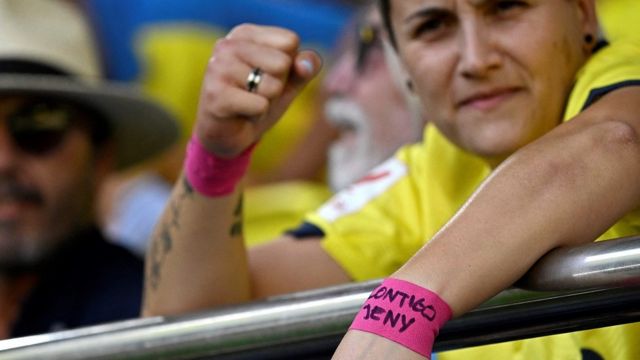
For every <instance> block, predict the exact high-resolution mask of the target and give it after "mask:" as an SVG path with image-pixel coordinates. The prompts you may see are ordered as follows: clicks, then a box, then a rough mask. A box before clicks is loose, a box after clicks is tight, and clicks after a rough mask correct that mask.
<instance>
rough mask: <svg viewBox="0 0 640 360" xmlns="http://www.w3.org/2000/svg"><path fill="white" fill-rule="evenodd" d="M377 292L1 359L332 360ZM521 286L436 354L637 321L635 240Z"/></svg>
mask: <svg viewBox="0 0 640 360" xmlns="http://www.w3.org/2000/svg"><path fill="white" fill-rule="evenodd" d="M377 283H378V282H377V281H372V282H367V283H360V284H349V285H345V286H339V287H333V288H327V289H320V290H315V291H310V292H303V293H297V294H292V295H287V296H284V297H278V298H272V299H269V300H267V301H263V302H256V303H251V304H245V305H241V306H236V307H229V308H223V309H219V310H215V311H210V312H206V313H200V314H193V315H189V316H182V317H175V318H162V317H157V318H151V319H139V320H133V321H130V322H128V323H127V324H126V326H123V323H113V324H107V325H101V328H100V330H97V327H89V328H84V329H78V330H71V331H63V332H59V333H52V334H49V335H39V336H38V337H26V338H21V339H12V340H6V341H2V342H0V349H4V350H2V351H0V358H2V359H7V360H10V359H36V358H37V359H43V358H51V359H61V358H63V359H196V358H204V357H206V358H212V357H214V358H216V359H256V358H259V359H290V358H291V359H294V358H307V359H314V358H317V359H321V358H328V357H329V356H330V355H331V353H332V352H333V349H334V348H335V346H336V345H337V343H338V342H339V340H340V338H341V337H342V335H344V333H345V331H346V329H347V327H348V325H349V324H350V323H351V320H352V319H353V316H354V315H355V313H356V311H357V310H358V309H359V307H360V305H361V304H362V302H363V301H364V299H365V298H366V297H367V296H368V294H369V292H370V291H371V289H372V288H373V287H374V286H375V285H376V284H377ZM518 285H519V286H524V287H527V288H528V290H520V289H511V290H507V291H505V292H503V293H501V294H499V295H498V296H496V297H495V298H493V299H491V300H490V301H488V302H486V303H485V304H483V305H482V306H480V307H479V308H478V309H476V310H474V311H472V312H470V313H468V314H466V315H465V316H462V317H460V318H458V319H454V320H452V321H450V322H449V323H447V324H446V325H445V327H444V328H443V329H442V331H441V333H440V336H439V337H438V340H437V342H436V344H435V350H437V351H441V350H449V349H456V348H462V347H468V346H475V345H482V344H489V343H495V342H502V341H508V340H514V339H521V338H527V337H536V336H542V335H549V334H555V333H560V332H568V331H575V330H580V329H588V328H595V327H601V326H607V325H615V324H622V323H628V322H635V321H640V237H634V238H626V239H618V240H610V241H607V242H601V243H594V244H588V245H584V246H580V247H574V248H570V249H569V248H568V249H559V250H556V251H554V252H552V253H550V254H548V255H546V256H545V257H544V258H543V259H542V260H541V261H539V262H538V263H537V264H536V265H535V266H534V267H533V268H532V269H531V271H530V272H529V273H528V274H527V275H526V276H525V277H524V278H523V279H522V280H521V281H520V282H519V283H518ZM601 287H607V288H604V289H603V288H601ZM530 290H543V291H545V292H539V291H530ZM549 290H554V291H556V292H548V291H549ZM110 327H111V328H110Z"/></svg>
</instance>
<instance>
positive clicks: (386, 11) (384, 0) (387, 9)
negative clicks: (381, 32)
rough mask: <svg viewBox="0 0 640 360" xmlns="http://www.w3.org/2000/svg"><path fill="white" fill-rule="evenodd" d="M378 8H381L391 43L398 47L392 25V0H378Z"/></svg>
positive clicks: (383, 21)
mask: <svg viewBox="0 0 640 360" xmlns="http://www.w3.org/2000/svg"><path fill="white" fill-rule="evenodd" d="M378 8H379V10H380V16H382V24H383V26H384V28H385V30H386V31H387V34H389V41H390V42H391V45H393V47H394V48H396V49H397V47H398V46H397V43H396V35H395V33H394V32H393V26H392V25H391V0H378Z"/></svg>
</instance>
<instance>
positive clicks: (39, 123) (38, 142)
mask: <svg viewBox="0 0 640 360" xmlns="http://www.w3.org/2000/svg"><path fill="white" fill-rule="evenodd" d="M75 113H76V111H75V109H74V108H73V106H72V105H71V104H67V103H64V102H60V101H55V100H53V101H48V100H34V101H29V102H27V103H25V104H22V105H21V106H19V107H18V108H17V109H16V110H15V111H13V112H12V113H11V114H9V115H8V116H7V128H8V131H9V134H10V135H11V138H12V139H13V141H14V143H15V145H16V146H17V147H18V148H19V149H20V150H21V151H23V152H25V153H28V154H31V155H39V156H42V155H46V154H48V153H50V152H51V151H53V150H55V149H56V148H57V147H58V146H59V145H60V144H61V143H62V141H63V140H64V138H65V136H66V134H67V133H68V131H69V129H70V128H71V126H72V120H73V119H74V117H75Z"/></svg>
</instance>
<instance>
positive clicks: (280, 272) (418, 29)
mask: <svg viewBox="0 0 640 360" xmlns="http://www.w3.org/2000/svg"><path fill="white" fill-rule="evenodd" d="M391 4H392V12H391V19H392V24H393V27H394V31H395V33H396V43H397V51H398V54H399V56H400V59H401V61H402V63H403V64H404V67H405V70H406V72H407V74H409V76H410V77H411V79H412V81H413V83H414V91H415V94H416V95H417V96H418V97H419V98H420V99H421V101H422V103H423V105H424V107H425V109H426V111H428V112H429V114H430V119H433V121H434V123H435V124H436V126H438V128H439V129H441V130H442V132H443V133H444V134H445V135H446V136H448V137H449V138H450V139H451V140H452V141H453V142H455V143H456V144H458V145H460V146H461V147H463V148H465V149H467V150H469V151H471V152H474V153H476V154H478V155H480V156H482V157H483V158H484V159H485V160H486V161H487V163H488V164H489V165H491V166H492V167H493V168H494V169H495V170H494V171H493V173H492V175H491V176H490V177H489V178H488V179H487V180H486V181H485V182H484V183H483V184H482V186H481V187H480V188H479V189H478V190H477V192H476V193H475V194H474V195H473V196H472V197H471V198H470V199H469V201H468V202H467V203H466V204H465V205H464V206H463V207H462V209H461V210H460V211H459V212H458V213H457V214H456V215H455V216H454V217H453V218H452V219H451V220H450V221H449V222H448V223H447V224H446V225H445V226H444V227H443V229H441V231H440V232H438V233H437V234H436V236H435V237H434V238H433V239H431V241H429V242H428V243H427V245H425V246H424V247H423V248H422V249H421V250H420V251H419V252H418V253H417V254H416V255H415V256H414V257H413V258H412V259H410V260H409V261H408V262H407V263H406V264H405V265H404V266H403V267H402V268H401V269H399V270H398V271H397V272H396V273H394V274H392V276H393V277H396V278H400V279H406V280H408V281H411V282H413V283H415V284H418V285H420V286H423V287H425V288H428V289H430V290H432V291H434V292H435V293H437V294H439V295H440V297H441V298H442V299H444V300H445V301H446V302H447V303H448V304H449V305H450V307H451V308H452V310H453V314H454V316H459V315H461V314H463V313H465V312H467V311H469V310H470V309H472V308H474V307H475V306H477V305H479V304H480V303H482V302H483V301H485V300H486V299H488V298H489V297H491V296H493V295H495V294H496V293H498V292H499V291H501V290H502V289H504V288H506V287H508V286H509V285H511V284H512V283H513V282H514V281H515V280H517V279H518V278H519V277H520V276H521V275H522V274H523V273H524V272H525V271H526V270H527V269H528V268H529V267H530V266H531V265H532V264H533V263H534V262H535V261H536V260H537V259H538V258H539V257H540V256H542V255H544V254H545V253H546V252H548V251H549V250H551V249H553V248H556V247H558V246H566V245H575V244H579V243H585V242H589V241H593V240H594V239H595V238H596V237H597V236H598V235H599V234H601V233H602V232H603V231H604V230H606V229H607V228H609V227H610V226H611V225H612V224H614V223H615V222H616V220H617V219H619V218H620V217H621V216H623V215H624V214H626V213H627V212H629V211H631V210H632V209H635V208H637V206H638V205H639V202H640V189H639V188H638V187H637V186H636V184H635V180H634V179H636V177H637V176H640V146H639V143H638V131H639V130H640V119H639V118H638V115H637V114H640V101H639V100H640V89H639V88H638V87H629V88H623V89H619V90H615V91H613V92H611V93H609V94H607V95H605V96H604V97H602V98H601V99H599V100H598V101H597V102H596V103H595V104H593V105H592V106H590V107H589V108H588V109H587V110H585V111H583V112H582V113H581V114H580V115H578V116H577V117H576V118H575V119H573V120H572V121H569V122H567V123H562V124H561V118H562V112H563V109H562V107H563V104H564V102H565V101H566V98H567V96H568V92H569V89H570V87H571V85H572V83H573V79H574V76H575V72H576V71H577V70H578V68H579V67H580V66H581V65H582V64H583V63H584V62H585V61H586V60H587V59H588V57H589V55H590V53H591V48H592V44H588V43H585V42H584V41H583V38H584V35H585V34H595V33H596V30H597V25H596V21H595V15H594V5H593V2H592V1H591V0H530V1H502V0H489V1H484V0H392V1H391ZM297 43H298V42H297V39H296V38H295V35H294V34H291V33H288V32H287V31H286V30H282V29H273V28H266V27H262V28H257V27H255V26H252V25H250V26H241V27H239V28H236V29H234V30H233V31H232V32H231V34H230V35H229V36H228V37H227V39H226V40H225V41H224V42H223V43H222V44H218V46H216V50H215V52H214V56H213V58H212V61H211V63H212V64H219V66H211V67H210V68H209V71H208V74H207V76H206V78H205V80H204V86H203V96H202V99H201V104H200V107H201V111H200V113H199V114H200V115H199V118H198V120H197V121H198V123H197V126H196V134H197V135H198V136H199V137H200V138H201V139H202V140H203V142H204V143H205V145H206V146H207V148H209V149H210V150H211V151H213V152H215V153H216V154H218V155H219V156H233V155H235V154H238V153H240V152H241V151H242V150H243V149H245V148H246V147H247V146H249V145H250V144H251V143H252V142H253V141H255V140H256V139H258V138H259V137H260V136H261V135H262V133H263V132H264V130H265V129H267V128H268V127H269V126H270V124H272V123H273V122H274V121H276V118H277V115H278V114H280V113H281V110H282V109H283V108H284V107H285V106H286V104H287V101H288V99H290V98H289V96H290V93H288V92H287V91H285V89H294V92H295V87H296V86H298V85H300V84H301V83H303V82H304V81H305V80H307V79H309V77H310V76H312V75H313V74H315V73H316V71H317V67H316V66H317V65H319V61H318V59H317V58H316V57H315V55H313V54H312V53H307V52H299V51H298V49H297V46H298V45H297ZM220 46H222V47H220ZM258 54H260V55H259V56H258ZM252 55H253V56H252ZM303 59H308V60H309V61H310V63H311V64H313V65H314V66H313V71H309V72H307V71H305V70H308V68H305V66H303V63H302V61H301V60H303ZM558 59H561V60H558ZM258 62H259V63H258ZM272 62H273V63H272ZM255 66H261V67H262V68H264V69H265V70H266V71H267V73H269V74H270V75H269V76H267V77H266V78H265V83H263V84H261V85H260V88H259V89H258V93H257V94H249V93H247V92H246V90H245V89H243V86H244V80H245V79H246V76H247V74H248V73H249V71H250V70H251V69H252V68H253V67H255ZM263 85H264V86H263ZM578 184H579V186H577V185H578ZM239 194H240V192H239V191H237V192H236V193H234V194H230V195H229V196H226V197H220V198H204V197H202V196H200V195H198V194H197V192H194V191H193V190H192V189H190V187H189V186H188V184H187V183H185V182H184V181H181V182H180V183H179V184H178V185H177V187H176V191H175V193H174V196H173V202H172V206H170V207H169V208H168V209H167V212H166V213H165V216H164V218H163V221H162V223H161V226H160V227H159V228H158V232H157V235H156V237H155V239H154V243H155V244H156V247H157V251H155V252H152V253H151V254H150V255H149V257H148V265H147V269H148V273H147V288H146V290H147V296H146V302H145V314H149V315H151V314H176V313H183V312H187V311H193V310H196V309H202V308H206V307H211V306H217V305H221V304H228V303H237V302H242V301H246V300H249V299H252V298H256V297H258V298H259V297H261V296H265V295H269V294H275V293H281V292H287V291H294V290H302V289H306V288H309V287H318V286H324V285H329V284H333V283H339V282H343V281H347V280H348V276H347V275H346V274H345V273H344V272H342V270H341V269H340V267H339V266H338V265H337V264H336V263H335V262H334V261H333V260H332V259H331V258H330V257H329V256H328V255H327V254H326V253H324V251H323V250H322V248H321V246H320V245H319V242H318V241H313V240H308V241H299V242H294V241H292V239H287V238H283V239H280V240H278V241H276V242H275V243H272V244H269V245H266V246H264V247H261V248H258V249H255V250H252V251H251V252H250V253H249V254H248V255H247V252H246V251H245V249H244V248H243V245H242V239H241V236H240V235H239V233H238V232H237V231H230V229H237V228H238V226H232V225H233V224H234V223H235V224H237V222H238V219H239V218H238V216H237V214H238V212H237V211H236V212H235V214H236V215H234V210H236V209H238V206H237V204H238V202H239V199H240V195H239ZM211 214H216V215H215V216H214V215H211ZM514 214H517V216H514ZM163 244H164V245H166V244H169V245H170V246H164V247H163ZM292 269H295V270H296V271H291V270H292ZM299 269H304V271H297V270H299ZM178 286H179V288H180V290H181V291H179V292H176V291H175V289H176V287H178ZM178 293H179V295H177V294H178ZM335 358H337V359H354V358H358V359H360V358H367V359H391V358H398V359H414V358H415V359H419V358H421V357H420V356H418V355H417V354H414V353H412V352H410V351H409V350H407V349H405V348H403V347H401V346H399V345H398V344H396V343H393V342H390V341H388V340H386V339H384V338H381V337H378V336H375V335H372V334H368V333H363V332H358V331H350V332H348V333H347V335H346V336H345V338H344V339H343V341H342V343H341V345H340V346H339V348H338V350H337V352H336V354H335Z"/></svg>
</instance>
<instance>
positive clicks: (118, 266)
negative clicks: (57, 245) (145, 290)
mask: <svg viewBox="0 0 640 360" xmlns="http://www.w3.org/2000/svg"><path fill="white" fill-rule="evenodd" d="M38 274H39V280H38V282H37V284H36V286H35V288H34V289H33V290H32V291H31V293H30V294H29V295H28V296H27V298H26V299H25V301H24V302H23V306H22V308H21V310H20V314H19V316H18V319H17V321H16V322H15V323H14V326H13V328H12V331H11V336H12V337H17V336H27V335H34V334H40V333H46V332H50V331H55V330H63V329H71V328H76V327H81V326H88V325H95V324H99V323H105V322H110V321H116V320H124V319H130V318H135V317H138V316H139V313H140V305H141V299H142V283H143V262H142V260H141V259H139V258H138V257H136V256H135V255H133V254H132V253H130V252H129V251H127V250H125V249H124V248H121V247H119V246H117V245H114V244H112V243H109V242H107V241H106V240H105V239H104V237H103V236H102V234H101V233H100V232H99V231H98V230H97V229H96V228H95V227H94V228H91V229H89V230H86V231H83V232H81V233H80V234H78V235H77V236H74V237H73V238H72V239H70V240H69V241H68V242H67V243H66V244H65V245H64V246H63V247H62V248H61V249H59V250H58V251H56V252H55V253H54V254H53V255H52V256H51V257H50V258H49V260H48V261H47V262H46V263H45V264H43V265H42V266H41V267H40V268H39V270H38Z"/></svg>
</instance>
